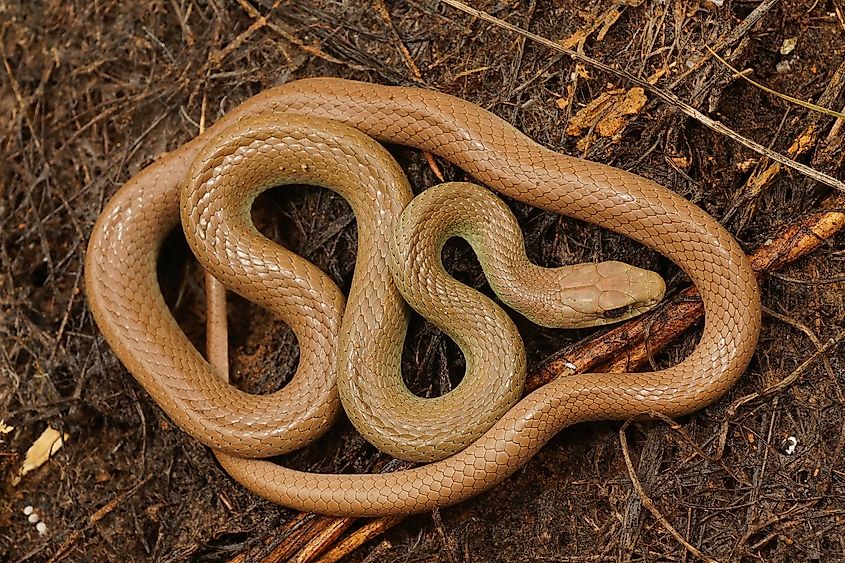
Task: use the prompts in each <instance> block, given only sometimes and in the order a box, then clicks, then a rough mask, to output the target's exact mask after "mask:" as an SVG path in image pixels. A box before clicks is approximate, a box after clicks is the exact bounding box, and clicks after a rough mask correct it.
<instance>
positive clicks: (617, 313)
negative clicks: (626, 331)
mask: <svg viewBox="0 0 845 563" xmlns="http://www.w3.org/2000/svg"><path fill="white" fill-rule="evenodd" d="M630 310H631V306H630V305H625V306H624V307H617V308H615V309H608V310H607V311H603V312H602V314H601V315H602V317H604V318H605V319H618V318H619V317H621V316H623V315H625V314H626V313H628V312H629V311H630Z"/></svg>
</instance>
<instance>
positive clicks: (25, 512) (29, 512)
mask: <svg viewBox="0 0 845 563" xmlns="http://www.w3.org/2000/svg"><path fill="white" fill-rule="evenodd" d="M33 510H35V509H34V508H32V507H31V506H27V507H26V508H24V509H23V513H24V514H26V515H27V516H29V515H30V514H32V511H33Z"/></svg>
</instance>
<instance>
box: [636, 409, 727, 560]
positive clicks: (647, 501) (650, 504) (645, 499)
mask: <svg viewBox="0 0 845 563" xmlns="http://www.w3.org/2000/svg"><path fill="white" fill-rule="evenodd" d="M635 420H637V417H634V418H629V419H628V420H626V421H625V424H623V425H622V428H620V429H619V442H620V443H621V444H622V455H623V456H624V457H625V466H626V467H627V468H628V476H629V477H630V478H631V483H632V484H633V485H634V490H635V491H637V496H638V497H640V501H641V502H642V503H643V506H645V507H646V509H648V511H649V512H651V515H652V516H654V518H655V519H656V520H657V521H658V522H659V523H660V525H661V526H663V528H664V529H665V530H666V531H667V532H669V533H670V534H672V537H674V538H675V539H676V540H678V542H679V543H680V544H681V545H683V546H684V547H685V548H686V550H687V551H689V552H690V553H692V554H693V555H695V556H696V557H698V558H699V559H703V560H704V561H707V562H708V563H718V561H716V560H715V559H713V558H712V557H710V556H709V555H705V554H704V553H702V552H701V551H700V550H699V549H698V548H697V547H695V546H694V545H692V544H691V543H689V542H688V541H687V540H686V538H684V537H683V536H682V535H681V534H680V532H678V530H676V529H675V528H674V526H672V524H670V523H669V521H668V520H667V519H666V517H665V516H663V514H661V513H660V511H659V510H658V509H657V506H655V504H654V501H653V500H651V498H650V497H649V496H648V495H647V494H646V493H645V490H644V489H643V486H642V485H641V484H640V481H639V479H638V478H637V472H636V471H635V470H634V464H633V463H631V455H630V454H629V453H628V438H627V437H626V436H625V431H626V430H627V429H628V426H630V425H631V423H632V422H634V421H635Z"/></svg>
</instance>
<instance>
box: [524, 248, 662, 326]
mask: <svg viewBox="0 0 845 563" xmlns="http://www.w3.org/2000/svg"><path fill="white" fill-rule="evenodd" d="M543 270H544V273H543V276H542V277H544V278H545V280H544V283H542V284H540V285H541V286H542V287H545V288H547V291H548V293H547V294H545V295H542V296H538V295H536V294H535V295H533V296H532V301H533V302H534V303H535V304H536V303H537V302H538V301H540V302H542V303H543V304H544V305H543V307H542V308H538V307H536V305H534V306H530V307H528V308H525V307H523V306H520V305H522V304H521V303H518V302H520V301H523V299H515V300H514V301H517V302H513V303H510V304H511V306H512V307H514V308H515V309H517V310H519V311H520V312H521V313H522V314H523V315H525V316H526V317H528V318H529V319H530V320H531V321H533V322H535V323H537V324H539V325H542V326H546V327H551V328H586V327H592V326H601V325H606V324H611V323H615V322H619V321H624V320H626V319H630V318H631V317H635V316H637V315H640V314H642V313H644V312H646V311H648V310H650V309H652V308H653V307H654V306H655V305H657V304H658V303H659V302H660V300H661V299H662V298H663V294H664V293H665V291H666V284H665V283H664V282H663V278H661V277H660V275H658V274H656V273H655V272H652V271H649V270H643V269H641V268H637V267H636V266H631V265H630V264H625V263H624V262H615V261H611V262H599V263H597V264H577V265H574V266H563V267H560V268H547V269H543ZM525 301H527V300H525Z"/></svg>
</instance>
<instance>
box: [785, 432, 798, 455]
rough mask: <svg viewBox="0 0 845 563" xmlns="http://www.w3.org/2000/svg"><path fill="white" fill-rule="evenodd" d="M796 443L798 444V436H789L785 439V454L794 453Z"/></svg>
mask: <svg viewBox="0 0 845 563" xmlns="http://www.w3.org/2000/svg"><path fill="white" fill-rule="evenodd" d="M797 445H798V438H796V437H795V436H790V437H789V438H787V440H786V449H785V450H784V453H785V454H786V455H792V454H794V453H795V446H797Z"/></svg>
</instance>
